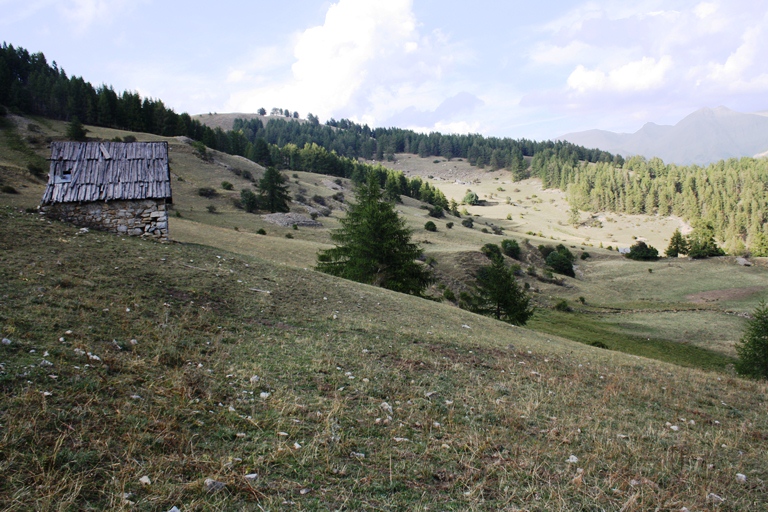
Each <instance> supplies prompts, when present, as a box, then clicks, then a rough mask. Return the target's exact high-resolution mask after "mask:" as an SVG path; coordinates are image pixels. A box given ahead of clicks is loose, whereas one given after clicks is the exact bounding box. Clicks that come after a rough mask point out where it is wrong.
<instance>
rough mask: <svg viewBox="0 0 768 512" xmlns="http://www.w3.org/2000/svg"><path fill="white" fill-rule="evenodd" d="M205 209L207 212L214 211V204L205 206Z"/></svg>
mask: <svg viewBox="0 0 768 512" xmlns="http://www.w3.org/2000/svg"><path fill="white" fill-rule="evenodd" d="M205 209H206V210H208V213H216V206H214V205H212V204H209V205H208V206H206V207H205Z"/></svg>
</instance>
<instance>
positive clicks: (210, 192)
mask: <svg viewBox="0 0 768 512" xmlns="http://www.w3.org/2000/svg"><path fill="white" fill-rule="evenodd" d="M197 195H199V196H200V197H205V198H207V199H210V198H212V197H216V196H217V195H219V194H218V193H217V192H216V189H214V188H211V187H200V188H199V189H197Z"/></svg>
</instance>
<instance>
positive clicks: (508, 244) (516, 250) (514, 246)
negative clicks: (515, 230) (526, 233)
mask: <svg viewBox="0 0 768 512" xmlns="http://www.w3.org/2000/svg"><path fill="white" fill-rule="evenodd" d="M501 250H502V252H504V254H506V255H507V256H509V257H510V258H514V259H516V260H519V259H520V244H518V243H517V240H509V239H507V240H502V241H501Z"/></svg>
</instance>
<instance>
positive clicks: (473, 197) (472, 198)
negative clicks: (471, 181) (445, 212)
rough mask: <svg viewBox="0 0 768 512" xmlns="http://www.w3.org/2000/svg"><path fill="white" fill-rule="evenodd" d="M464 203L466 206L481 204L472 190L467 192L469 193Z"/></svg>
mask: <svg viewBox="0 0 768 512" xmlns="http://www.w3.org/2000/svg"><path fill="white" fill-rule="evenodd" d="M462 202H464V203H466V204H473V205H474V204H477V203H479V202H480V198H479V197H478V196H477V194H476V193H475V192H472V191H471V190H467V193H466V195H465V196H464V200H463V201H462Z"/></svg>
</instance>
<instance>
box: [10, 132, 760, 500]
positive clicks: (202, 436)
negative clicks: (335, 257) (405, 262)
mask: <svg viewBox="0 0 768 512" xmlns="http://www.w3.org/2000/svg"><path fill="white" fill-rule="evenodd" d="M43 121H44V120H26V121H19V122H18V123H17V126H19V128H18V130H16V131H13V132H10V131H9V130H7V129H6V130H3V133H1V134H0V181H2V183H0V185H2V184H9V185H11V186H13V187H14V188H15V189H16V191H17V192H19V193H17V194H8V193H0V224H1V225H2V229H0V330H1V331H2V332H1V333H0V334H2V337H3V338H4V339H6V340H7V343H6V342H4V343H3V344H2V345H0V385H2V391H3V392H2V394H1V395H0V426H1V427H2V428H1V429H0V432H1V434H0V454H2V456H0V467H1V468H2V470H3V474H4V475H5V477H4V479H3V480H2V481H1V482H0V509H2V510H14V511H15V510H30V509H34V510H168V509H170V508H171V507H173V506H177V507H178V508H179V509H180V510H182V511H187V510H282V509H295V510H531V511H534V510H536V511H549V510H624V511H644V510H681V509H683V507H686V508H687V509H688V510H761V509H765V508H768V484H766V481H767V480H768V466H766V464H765V453H766V452H768V416H766V401H768V384H766V383H765V382H752V381H746V380H743V379H740V378H738V377H736V376H734V375H733V371H732V368H731V366H730V364H731V363H732V361H733V357H734V351H733V344H734V342H735V341H736V340H737V339H738V338H739V337H740V332H741V329H743V325H744V322H745V318H744V316H743V315H744V313H747V312H749V311H750V310H751V309H752V308H754V305H755V304H756V303H757V302H758V301H759V300H760V298H762V297H764V296H765V290H766V286H767V285H768V280H767V279H766V277H767V273H766V268H765V267H764V266H761V265H755V266H752V267H741V266H738V265H737V264H735V262H734V261H733V260H732V259H730V258H719V259H716V260H712V261H688V260H662V261H659V262H653V263H637V262H631V261H629V260H625V259H623V258H622V257H620V256H619V255H618V254H617V253H616V252H615V251H608V250H605V249H600V248H599V247H598V245H599V242H598V243H596V242H595V240H596V239H590V240H584V238H581V239H579V241H577V239H576V238H574V239H571V240H565V236H566V234H565V232H566V231H568V230H573V231H575V232H576V233H577V234H579V235H580V234H582V232H583V231H582V230H583V229H584V228H582V227H580V228H578V230H576V229H575V228H572V227H567V226H561V225H560V224H559V222H558V219H559V218H558V217H553V218H552V219H551V220H553V221H554V224H550V223H546V220H544V222H545V223H546V224H541V223H540V222H539V221H536V223H535V224H533V223H532V224H522V223H520V222H518V221H517V219H514V220H507V219H506V215H507V214H506V213H504V212H502V211H500V213H499V214H498V215H495V216H494V215H490V214H488V215H486V212H487V211H488V210H486V209H485V208H491V207H490V206H485V207H471V208H470V210H471V212H472V213H473V214H475V213H477V214H478V216H477V217H475V228H474V229H467V228H464V227H462V226H461V224H460V219H454V218H445V219H440V220H437V221H436V224H437V225H438V231H437V232H435V233H430V232H427V231H425V230H424V228H423V225H424V223H425V222H426V221H427V220H428V217H427V215H426V211H425V210H423V209H421V208H420V205H419V204H418V203H417V202H415V201H410V200H408V199H406V200H405V202H404V203H403V204H402V205H399V206H398V209H399V210H400V211H401V213H402V215H403V216H404V217H405V218H406V221H407V222H408V224H409V226H411V227H412V229H413V230H414V239H415V240H417V241H419V242H420V243H421V244H422V245H423V247H424V249H425V253H426V255H427V256H429V257H432V258H434V259H435V263H434V265H435V271H436V275H437V276H438V277H439V279H440V283H439V284H436V285H435V286H434V287H433V289H432V290H431V293H432V294H433V295H434V296H439V295H441V294H442V292H443V290H444V289H445V288H446V287H447V288H449V289H451V290H452V291H454V292H456V294H457V295H458V292H460V291H461V290H462V289H466V287H467V286H468V283H469V281H471V276H470V273H471V269H472V268H476V267H477V266H478V265H480V264H483V263H484V261H485V260H484V258H485V256H483V255H482V253H480V252H479V248H480V246H482V244H484V243H486V242H496V243H498V242H500V241H501V240H502V239H503V238H506V237H508V238H516V239H517V240H519V241H520V242H521V245H522V247H523V256H522V260H523V261H521V262H519V263H520V264H521V266H522V268H523V270H525V269H526V268H528V267H530V266H532V267H534V268H537V275H536V276H534V275H530V274H527V273H526V274H525V275H524V276H522V277H521V281H522V282H523V283H527V284H528V286H529V288H530V290H531V294H532V297H533V300H534V302H535V303H536V305H537V313H536V315H535V316H534V318H533V320H532V321H531V325H530V326H529V327H530V328H520V327H514V326H510V325H507V324H504V323H501V322H496V321H494V320H492V319H490V318H486V317H481V316H478V315H474V314H472V313H469V312H466V311H463V310H461V309H459V308H457V307H456V306H454V305H453V304H452V303H451V302H449V301H443V302H436V301H429V300H424V299H417V298H414V297H410V296H404V295H400V294H396V293H393V292H390V291H387V290H382V289H379V288H375V287H370V286H366V285H361V284H357V283H353V282H348V281H344V280H340V279H336V278H333V277H331V276H327V275H324V274H320V273H318V272H316V271H314V270H313V268H312V267H313V263H314V257H315V254H316V252H317V250H318V249H320V248H325V247H328V246H329V245H328V244H329V243H330V238H329V229H333V228H335V227H337V226H338V219H339V218H340V217H341V216H343V204H336V203H333V209H332V210H331V212H330V215H329V216H320V217H318V220H319V221H320V222H321V223H322V226H321V227H299V228H298V229H293V228H292V227H282V226H278V225H275V224H272V223H270V222H268V221H267V220H265V219H264V218H263V217H262V216H260V215H253V214H247V213H245V212H243V211H241V210H237V209H236V208H234V207H233V206H232V199H233V198H234V197H236V196H237V195H238V194H239V190H240V189H241V188H244V187H251V186H252V185H251V184H250V182H249V181H248V180H246V179H244V178H242V171H245V170H248V171H250V172H252V173H253V175H254V176H255V177H257V178H258V176H259V174H260V173H261V172H262V170H261V169H260V168H259V167H258V166H256V165H255V164H253V163H250V162H247V161H244V160H243V159H237V158H233V157H228V156H226V155H220V154H218V153H215V154H214V157H213V160H212V161H207V162H206V161H203V160H201V159H200V158H199V157H198V156H196V155H195V153H194V151H193V150H192V148H191V147H190V146H189V145H188V144H186V143H185V142H184V141H182V140H176V139H170V140H169V145H170V149H171V152H170V157H171V170H172V174H173V177H174V180H175V181H174V182H173V191H174V213H173V214H172V217H171V226H170V234H171V237H172V238H173V239H174V240H176V242H177V243H172V244H164V245H162V244H156V243H152V242H148V241H143V240H140V239H136V238H130V237H126V238H121V237H118V236H115V235H111V234H107V233H100V232H96V231H91V232H89V233H85V234H79V230H78V228H77V227H75V226H71V225H66V224H63V223H59V222H51V221H48V220H46V219H43V218H40V217H39V215H38V214H37V213H35V212H34V207H35V206H36V204H37V203H38V202H39V198H40V197H41V195H42V190H43V186H44V184H43V182H42V181H41V180H40V179H37V178H35V177H34V176H31V175H30V174H29V172H28V171H27V169H26V166H27V164H28V161H29V160H30V159H34V158H41V157H42V158H44V157H45V151H46V144H45V137H55V136H57V135H58V134H60V133H61V132H63V124H58V123H54V122H47V121H46V122H43ZM29 123H33V124H35V125H37V126H39V128H36V129H35V130H33V131H30V130H29V129H28V124H29ZM92 130H93V131H92V132H91V133H90V135H91V136H98V137H104V138H112V137H114V136H115V135H120V136H123V135H125V134H126V133H124V132H117V131H114V130H107V129H98V128H92ZM136 136H137V138H139V140H149V139H150V138H152V137H153V136H145V135H143V134H136ZM36 137H37V138H38V139H37V140H38V142H37V143H35V142H33V141H30V138H36ZM430 162H431V161H429V162H421V163H420V165H424V166H426V165H428V164H430ZM432 165H437V164H432ZM457 165H458V164H457ZM235 170H239V171H240V174H241V176H238V175H237V174H236V172H235ZM294 174H295V175H294ZM488 174H489V176H499V177H500V179H499V181H501V180H502V179H504V178H502V177H501V176H502V175H503V173H502V172H496V173H488ZM286 175H287V176H288V177H289V178H290V180H291V181H290V186H291V192H292V194H297V193H298V194H301V195H304V196H306V197H307V198H312V197H313V196H315V195H319V196H323V197H326V198H329V197H330V196H331V195H332V194H334V193H336V192H337V190H334V189H333V188H332V186H331V184H332V180H330V179H329V178H327V177H323V176H319V175H314V174H308V173H292V172H287V173H286ZM445 176H446V178H444V181H445V182H446V185H447V184H448V183H447V182H448V181H449V180H450V179H452V178H450V176H449V175H448V174H445ZM462 178H463V179H466V176H465V175H462ZM473 179H477V178H473ZM507 179H508V178H507ZM480 180H481V184H484V182H485V179H484V178H480ZM222 181H229V182H231V183H233V185H234V190H233V191H226V190H223V188H222V187H221V182H222ZM435 181H437V180H435ZM494 181H496V180H493V178H491V180H490V181H489V183H490V184H491V185H495V183H493V182H494ZM341 186H342V187H343V192H344V194H345V197H347V198H351V197H352V196H353V194H352V188H351V185H350V184H349V183H348V182H346V181H343V182H342V185H341ZM438 186H440V185H438ZM457 186H458V185H457ZM498 186H501V187H502V188H507V187H509V188H512V189H513V188H514V187H519V188H520V190H521V194H524V193H525V192H522V191H523V187H526V186H535V184H534V183H533V182H525V183H523V184H513V183H509V184H504V185H498ZM200 187H213V188H215V189H217V192H218V193H219V194H218V196H216V197H214V198H211V199H205V198H202V197H200V196H199V195H198V194H197V190H198V189H199V188H200ZM461 187H463V189H462V191H464V190H466V188H473V190H475V189H476V188H479V187H478V184H475V185H474V186H470V187H466V186H464V185H461ZM441 189H443V187H442V186H441ZM443 190H444V191H445V192H446V195H448V196H449V197H450V196H451V195H450V194H449V193H448V190H449V189H448V188H447V186H446V188H445V189H443ZM480 193H481V197H482V194H486V193H487V194H490V193H492V192H490V191H488V192H483V189H480ZM497 193H499V194H501V193H506V192H497ZM534 193H536V194H537V196H540V197H546V196H542V194H543V193H547V191H540V192H534ZM523 197H524V196H523ZM529 197H532V193H529ZM534 199H535V198H534ZM523 200H524V199H523ZM329 201H330V200H329ZM535 204H536V208H539V209H540V210H541V211H540V212H537V215H541V219H542V220H543V219H545V217H546V212H545V211H543V206H542V205H553V206H548V207H549V208H551V209H552V212H553V213H552V215H556V214H555V213H554V210H558V211H559V210H562V211H561V212H560V213H559V214H557V215H562V216H563V219H565V217H566V216H567V209H563V208H562V206H560V207H558V206H557V205H558V204H560V203H555V202H553V203H550V202H548V200H543V201H542V203H535ZM209 205H213V206H215V207H216V213H209V212H208V209H207V206H209ZM505 206H507V205H505ZM530 206H531V208H530V210H533V204H532V205H530ZM499 208H501V207H500V205H499ZM294 210H295V211H296V212H301V211H302V207H301V206H298V205H294ZM526 211H527V210H526ZM176 212H178V215H179V216H175V215H176ZM525 215H527V214H524V216H525ZM583 215H584V216H586V214H583ZM531 217H533V215H531ZM617 217H618V216H617ZM518 218H519V217H518ZM450 221H453V222H454V223H455V225H454V226H453V227H452V228H451V229H449V228H447V226H446V223H447V222H450ZM486 222H487V223H488V224H489V225H490V224H491V223H492V224H494V225H497V226H502V227H504V228H505V230H506V233H505V235H504V236H497V235H493V234H491V233H483V232H482V231H481V229H482V228H483V227H484V226H485V225H486V224H485V223H486ZM526 222H529V221H526ZM530 222H533V221H532V220H531V221H530ZM633 222H635V221H634V220H633ZM654 222H655V221H654V220H651V221H648V222H646V221H644V220H641V221H639V224H640V226H641V227H643V228H645V227H647V228H648V233H649V236H650V233H656V232H658V233H659V236H661V237H662V238H663V237H664V236H667V237H668V234H669V233H671V231H672V230H673V229H674V222H675V221H674V220H669V219H660V220H659V222H658V223H654ZM550 225H551V228H550V227H549V226H550ZM555 226H556V227H555ZM561 228H562V230H563V231H562V233H563V234H562V235H557V233H561V231H557V230H558V229H561ZM260 229H263V230H264V231H265V232H266V234H265V235H261V234H257V232H258V231H259V230H260ZM526 231H534V232H536V233H538V232H541V233H542V237H537V236H531V235H526V234H525V233H526ZM616 231H619V230H616ZM623 231H624V229H622V231H621V232H623ZM632 233H633V234H632V235H629V233H627V237H628V238H629V240H630V243H631V236H643V235H642V233H640V232H639V231H632ZM636 233H640V235H637V234H636ZM286 235H290V236H291V237H292V238H288V237H287V236H286ZM550 236H552V237H553V238H550ZM622 236H623V235H622ZM558 237H560V238H558ZM526 239H527V240H528V241H529V244H526V243H525V240H526ZM616 239H617V240H620V241H621V239H619V238H616ZM606 240H608V241H610V239H606ZM649 240H651V238H649ZM561 242H562V243H565V244H566V245H568V246H569V247H571V250H572V251H573V252H574V254H576V255H577V256H579V255H580V254H581V252H583V251H588V252H589V254H590V255H591V257H590V258H587V259H586V260H581V259H579V260H577V261H578V268H577V278H576V279H571V278H565V279H564V281H563V283H562V284H555V283H552V282H548V280H547V279H544V280H542V279H540V277H541V276H542V274H543V268H542V261H541V258H540V256H539V255H538V251H537V250H536V249H535V246H536V245H539V244H541V243H552V244H555V243H561ZM651 243H654V242H651ZM604 245H607V244H604ZM627 245H629V243H628V244H627ZM654 245H655V244H654ZM665 245H666V244H663V243H658V245H657V247H659V246H660V247H659V248H661V249H662V250H663V247H664V246H665ZM649 269H651V270H652V271H650V272H649ZM580 297H583V298H584V300H583V301H581V300H579V299H580ZM561 299H562V300H566V301H567V303H568V305H569V306H570V308H571V311H570V312H561V311H556V310H554V309H553V308H552V305H553V304H555V303H556V302H557V301H559V300H561ZM574 340H575V341H574ZM598 342H599V343H598ZM591 344H594V345H599V346H602V347H605V348H599V346H590V345H591ZM218 484H223V486H222V485H218Z"/></svg>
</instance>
